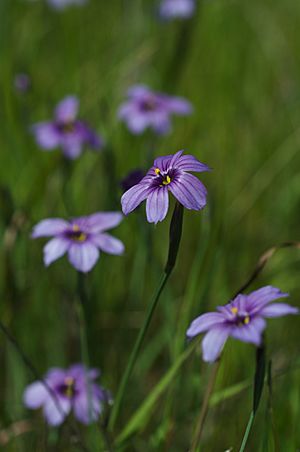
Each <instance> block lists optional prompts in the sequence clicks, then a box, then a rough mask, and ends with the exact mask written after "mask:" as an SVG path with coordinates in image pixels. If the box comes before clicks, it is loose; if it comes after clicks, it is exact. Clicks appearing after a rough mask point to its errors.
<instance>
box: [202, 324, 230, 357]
mask: <svg viewBox="0 0 300 452" xmlns="http://www.w3.org/2000/svg"><path fill="white" fill-rule="evenodd" d="M229 334H230V327H227V326H225V325H223V326H216V327H214V328H212V329H211V330H209V331H208V333H206V335H205V336H204V338H203V341H202V355H203V360H204V361H206V362H213V361H216V359H218V357H219V356H220V354H221V352H222V349H223V347H224V344H225V342H226V340H227V338H228V336H229Z"/></svg>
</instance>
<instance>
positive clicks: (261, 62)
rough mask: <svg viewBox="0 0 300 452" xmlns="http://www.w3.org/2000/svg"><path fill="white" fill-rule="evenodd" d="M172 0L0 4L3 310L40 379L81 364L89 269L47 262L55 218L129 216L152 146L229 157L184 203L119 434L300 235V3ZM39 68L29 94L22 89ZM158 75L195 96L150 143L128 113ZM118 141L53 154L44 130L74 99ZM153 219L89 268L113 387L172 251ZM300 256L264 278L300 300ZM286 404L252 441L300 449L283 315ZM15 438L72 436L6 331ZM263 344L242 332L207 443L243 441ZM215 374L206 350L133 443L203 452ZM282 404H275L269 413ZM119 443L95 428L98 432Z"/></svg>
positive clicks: (93, 434)
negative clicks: (50, 422) (32, 391)
mask: <svg viewBox="0 0 300 452" xmlns="http://www.w3.org/2000/svg"><path fill="white" fill-rule="evenodd" d="M158 7H159V2H156V1H155V0H110V1H109V2H105V1H101V0H89V1H88V2H87V3H86V4H85V5H82V6H75V5H73V6H72V5H71V6H70V7H68V8H65V9H63V10H56V9H55V8H53V7H51V5H50V4H49V3H47V2H46V1H43V0H36V1H34V0H32V1H31V0H0V58H1V66H0V84H1V87H0V88H1V91H0V105H1V109H0V117H1V121H0V144H1V164H0V174H1V182H0V205H1V215H0V228H1V235H2V251H1V261H0V266H1V303H0V315H1V319H2V321H3V322H4V323H5V324H6V325H7V326H8V327H9V328H10V330H11V331H12V332H13V334H14V335H15V336H16V337H17V339H18V341H19V342H20V344H21V345H22V347H23V349H24V350H26V353H27V354H28V355H29V356H30V357H31V359H32V361H33V362H34V364H35V366H36V368H37V369H38V371H39V372H40V373H41V374H44V373H46V372H47V370H48V369H49V368H50V367H53V366H58V367H68V366H69V365H70V364H72V363H76V362H80V360H81V356H80V345H79V334H78V323H77V319H76V312H75V310H74V298H76V297H77V296H78V295H77V283H76V271H75V270H74V269H73V267H71V265H70V264H69V263H68V261H67V259H66V258H65V257H64V258H62V259H60V260H59V261H57V262H55V263H54V264H53V265H51V266H50V267H49V268H45V267H44V264H43V260H42V248H43V245H44V243H45V241H43V239H42V240H35V241H33V240H32V239H31V238H30V233H31V230H32V227H33V225H35V224H36V223H37V222H38V221H40V220H42V219H44V218H48V217H62V218H68V217H70V216H78V215H88V214H91V213H94V212H96V211H102V210H104V211H105V210H120V197H121V195H122V189H121V186H120V181H121V180H122V179H123V178H124V177H125V176H126V175H127V174H128V172H129V171H130V170H132V169H136V168H143V169H147V168H148V167H149V153H150V155H151V154H153V155H154V156H159V155H166V154H170V153H175V152H176V151H178V150H179V149H185V150H186V152H188V153H191V154H193V155H195V156H196V157H197V158H198V159H199V160H200V161H202V162H205V163H207V164H208V165H209V166H210V167H212V168H213V171H212V172H211V173H202V174H201V177H200V178H201V180H202V181H203V182H204V183H205V185H206V187H207V188H208V193H209V196H208V205H207V207H206V208H205V209H204V210H203V211H202V212H200V213H199V212H192V211H186V212H185V218H184V230H183V237H182V242H181V248H180V253H179V259H178V262H177V266H176V269H175V271H174V273H173V275H172V277H171V279H170V281H169V284H168V286H167V287H166V290H165V292H164V294H163V296H162V298H161V300H160V304H159V307H158V310H157V312H156V314H155V317H154V320H153V323H152V324H151V328H150V331H149V333H148V335H147V338H146V341H145V343H144V346H143V349H142V353H141V355H140V358H139V361H138V363H137V366H136V368H135V370H134V373H133V375H132V377H131V379H130V383H129V386H128V391H127V392H126V397H125V400H124V404H123V406H122V411H121V415H120V417H119V419H118V423H117V425H116V430H115V432H114V437H117V436H118V434H120V433H121V432H122V430H123V429H124V427H125V425H126V424H127V422H128V421H129V420H130V418H131V417H132V416H133V414H134V413H135V412H136V410H137V409H138V408H139V407H140V406H141V405H142V404H143V403H144V402H145V401H146V400H147V398H148V397H149V395H151V394H153V389H154V388H155V387H157V385H158V384H160V383H161V379H162V378H163V376H164V375H166V373H167V372H168V371H169V369H171V368H172V366H173V365H174V363H176V362H177V361H176V360H177V359H178V356H180V354H181V353H182V352H183V351H184V350H185V349H186V342H185V331H186V328H187V326H188V325H189V323H190V322H191V320H192V319H193V318H194V317H195V316H197V315H199V314H200V313H203V312H205V311H206V310H213V309H214V308H215V307H216V306H217V305H219V304H225V303H226V302H227V301H228V300H229V299H230V298H231V297H232V295H233V294H234V293H235V292H236V291H237V290H238V289H239V287H240V286H242V284H243V283H244V282H245V281H246V280H247V278H248V276H249V275H250V274H251V272H252V270H253V269H254V267H255V265H256V262H257V260H258V258H259V256H260V255H261V254H262V253H263V252H264V251H265V250H266V249H268V248H269V247H270V246H273V245H274V244H278V243H281V242H283V241H286V240H297V239H298V238H299V223H300V179H299V170H300V155H299V149H300V83H299V80H300V39H299V38H300V35H299V21H300V3H299V2H297V1H296V0H285V2H282V1H280V0H272V1H271V0H252V1H251V2H241V1H238V0H199V2H198V3H197V5H196V9H195V13H194V15H193V16H192V17H191V18H189V19H181V20H180V19H177V20H169V21H166V20H162V19H161V18H160V17H159V14H158ZM20 73H25V74H27V75H28V77H29V80H30V84H29V87H28V89H26V90H20V89H18V87H16V85H15V78H16V75H17V74H20ZM139 83H144V84H147V85H148V86H149V87H151V88H153V89H154V90H158V91H162V92H166V93H168V94H171V95H179V96H183V97H185V98H187V99H188V100H190V102H191V103H192V104H193V107H194V113H193V114H192V115H191V116H189V117H184V118H179V117H178V118H174V120H173V122H172V131H171V133H170V134H169V135H167V136H164V137H158V136H155V135H154V134H151V132H146V133H144V134H142V135H140V136H134V135H132V134H131V133H130V132H129V131H128V130H127V129H126V127H125V125H124V124H122V123H120V121H119V120H118V118H117V110H118V107H119V105H120V103H121V102H122V101H124V98H125V96H126V91H127V89H128V88H129V87H130V86H132V85H134V84H139ZM70 94H75V95H77V96H78V97H79V99H80V117H82V118H84V119H85V120H86V121H87V122H88V123H89V124H90V125H91V126H92V127H94V128H95V129H96V130H97V131H98V133H99V134H101V135H102V136H103V137H104V139H105V142H106V146H105V148H104V149H103V150H102V151H100V152H90V151H87V152H84V153H83V154H82V155H81V156H80V158H78V159H77V160H75V161H68V162H67V161H66V160H65V159H64V158H63V156H62V153H61V151H59V150H57V151H54V152H42V151H41V149H39V147H38V145H37V144H36V143H35V140H34V138H33V136H32V134H31V133H30V126H31V125H32V124H34V123H36V122H38V121H41V120H47V119H50V118H51V117H52V114H53V109H54V108H55V105H56V104H57V103H58V102H59V101H60V100H61V99H62V98H63V97H65V96H67V95H70ZM170 217H171V211H169V214H168V217H167V219H166V220H165V221H164V222H162V223H159V224H158V225H157V226H154V225H151V224H149V223H147V221H146V217H145V206H144V205H143V206H142V207H141V208H140V209H138V210H137V211H136V212H135V213H133V214H131V215H130V216H128V217H127V218H126V219H124V221H123V222H122V224H121V225H120V227H119V228H118V229H117V230H116V231H113V233H114V235H115V236H117V237H118V238H120V239H121V240H122V241H123V242H124V243H125V246H126V252H125V254H124V255H123V256H121V257H115V256H110V255H105V254H104V253H103V254H102V255H101V258H100V260H99V262H98V263H97V265H96V267H95V268H94V269H93V271H92V272H91V273H90V274H89V275H88V277H87V286H88V294H89V297H88V298H89V300H88V303H87V304H86V306H85V315H86V320H87V335H88V346H89V353H90V361H91V365H93V366H94V367H97V368H100V369H101V372H102V376H101V382H102V384H103V385H104V386H105V387H107V388H109V389H110V390H111V392H112V394H115V393H116V391H117V388H118V384H119V383H120V379H121V377H122V375H123V373H124V369H125V367H126V364H127V362H128V358H129V354H130V351H131V349H132V346H133V343H134V340H135V338H136V335H137V333H138V329H139V328H140V327H141V325H142V322H143V319H144V313H145V309H146V307H147V305H148V304H149V302H150V299H151V295H152V293H153V290H154V289H155V288H156V286H157V284H158V281H159V278H160V275H161V273H162V271H163V267H164V264H165V261H166V254H167V248H168V240H167V239H168V229H169V226H168V223H169V220H170ZM299 270H300V258H299V251H296V250H291V249H287V250H282V251H280V252H278V254H276V255H275V257H274V258H273V259H272V261H270V263H269V264H268V266H267V268H266V269H265V270H264V272H263V273H262V274H261V275H260V277H259V278H258V280H257V281H256V282H255V284H254V285H253V287H252V288H251V289H254V288H257V287H260V286H263V285H267V284H272V285H274V286H276V287H279V288H280V289H282V290H283V291H287V292H289V293H290V294H291V300H290V302H291V304H294V305H298V306H299V305H300V283H299ZM267 345H268V350H267V353H268V358H269V359H272V365H273V372H274V378H273V392H272V400H271V402H272V409H270V407H269V406H268V403H269V397H268V394H267V390H266V391H265V392H264V393H263V397H262V401H261V406H260V408H259V412H258V415H257V418H256V420H255V424H254V427H253V432H252V435H251V437H250V440H249V444H248V449H247V450H249V451H254V450H255V451H256V450H259V451H260V450H262V451H273V450H277V451H279V450H280V451H287V452H288V451H291V452H293V451H296V450H298V449H299V448H300V433H299V427H298V422H299V415H300V385H299V377H300V369H299V365H300V355H299V320H298V319H297V318H296V317H293V318H291V317H287V318H282V319H278V320H274V321H272V320H271V321H269V326H268V329H267ZM0 362H1V364H0V368H1V372H0V386H1V392H0V450H5V451H6V450H7V451H33V450H34V451H35V450H36V451H44V450H50V451H52V450H53V451H54V450H55V451H56V450H59V451H71V450H77V446H76V445H74V444H73V445H72V443H71V441H70V438H69V432H68V430H67V429H66V428H65V427H64V426H62V427H60V428H58V429H51V428H49V427H47V426H46V424H45V422H44V420H43V418H42V415H41V413H39V412H34V411H28V410H26V408H25V407H24V406H23V402H22V394H23V391H24V388H25V387H26V385H28V384H29V383H31V382H32V381H33V380H34V378H33V376H32V374H31V373H30V372H29V370H28V369H27V368H26V367H25V366H24V364H23V362H22V360H21V359H20V357H19V356H18V354H17V353H16V352H15V350H14V349H13V348H12V346H11V345H10V344H9V343H8V342H7V341H6V339H5V337H4V336H0ZM254 370H255V350H254V347H253V346H251V345H247V344H244V343H239V342H237V341H234V340H230V341H229V342H228V344H227V345H226V347H225V351H224V357H223V360H222V363H221V368H220V372H219V375H218V378H217V382H216V387H215V390H214V395H213V398H212V401H211V407H210V410H209V413H208V417H207V421H206V424H205V430H204V434H203V438H202V449H201V450H204V451H206V452H210V451H211V452H215V451H225V450H233V451H236V450H238V447H239V446H240V443H241V439H242V436H243V433H244V430H245V426H246V423H247V420H248V417H249V414H250V411H251V404H252V386H251V383H252V378H253V374H254ZM209 374H210V366H209V365H207V364H205V363H203V362H202V360H201V352H200V349H199V350H198V349H197V351H196V352H195V353H194V354H192V355H191V356H189V358H188V359H187V360H186V361H185V363H184V365H183V366H181V367H179V368H178V369H177V370H176V372H175V373H174V375H172V378H170V379H169V381H168V382H167V384H165V385H164V387H163V390H162V391H161V393H160V394H159V397H157V398H156V399H155V403H153V404H152V405H151V407H150V408H149V409H147V411H146V414H145V413H144V415H143V417H140V418H139V422H138V425H137V428H136V429H135V431H134V432H133V434H132V435H130V436H129V437H127V438H126V439H125V440H124V442H123V443H122V445H121V446H120V447H119V450H128V451H160V450H161V451H164V450H171V451H175V452H177V451H187V450H188V449H189V445H190V441H191V437H192V432H193V429H194V425H195V420H196V416H198V413H199V410H200V406H201V401H202V398H203V393H204V391H205V387H206V384H207V381H208V377H209ZM270 413H271V414H272V416H271V414H270ZM80 429H81V431H82V435H83V437H84V439H85V441H86V443H87V445H89V447H90V448H91V449H90V450H92V451H96V450H102V448H101V447H102V446H101V438H100V437H99V432H98V430H96V429H95V426H93V425H91V426H89V427H84V426H81V427H80Z"/></svg>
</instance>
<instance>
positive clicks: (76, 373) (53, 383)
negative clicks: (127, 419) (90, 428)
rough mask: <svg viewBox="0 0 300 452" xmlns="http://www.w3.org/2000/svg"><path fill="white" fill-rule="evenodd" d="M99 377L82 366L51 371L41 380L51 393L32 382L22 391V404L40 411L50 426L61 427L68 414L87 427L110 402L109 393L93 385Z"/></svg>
mask: <svg viewBox="0 0 300 452" xmlns="http://www.w3.org/2000/svg"><path fill="white" fill-rule="evenodd" d="M99 375H100V372H99V371H98V370H97V369H85V367H84V366H83V365H81V364H75V365H73V366H71V367H70V368H69V369H67V370H64V369H59V368H52V369H50V370H49V371H48V373H47V374H46V375H45V378H44V381H45V383H46V384H47V386H48V387H49V388H50V389H51V390H52V391H53V394H51V393H50V391H49V390H47V388H46V387H45V385H43V383H42V382H41V381H35V382H34V383H32V384H30V385H29V386H27V388H26V389H25V391H24V394H23V401H24V405H25V406H26V407H27V408H30V409H32V410H35V409H38V408H43V413H44V416H45V418H46V421H47V422H48V424H50V425H53V426H56V425H60V424H61V423H62V422H63V421H64V419H65V417H66V416H68V414H70V412H71V411H73V413H74V416H75V417H76V419H77V420H78V421H79V422H81V423H83V424H90V423H92V422H95V421H97V419H98V418H99V416H100V415H101V412H102V411H103V407H104V404H106V403H111V402H112V400H111V396H110V393H109V392H108V391H106V390H105V389H103V388H102V387H101V386H100V385H98V384H97V383H95V380H96V378H98V377H99ZM55 399H56V401H55Z"/></svg>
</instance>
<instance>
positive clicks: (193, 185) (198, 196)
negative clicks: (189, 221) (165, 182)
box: [169, 173, 207, 210]
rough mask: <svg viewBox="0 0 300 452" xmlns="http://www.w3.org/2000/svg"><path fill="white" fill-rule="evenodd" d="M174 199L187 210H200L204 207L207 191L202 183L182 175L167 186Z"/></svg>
mask: <svg viewBox="0 0 300 452" xmlns="http://www.w3.org/2000/svg"><path fill="white" fill-rule="evenodd" d="M169 188H170V191H171V192H172V194H173V195H174V196H175V198H176V199H177V200H178V201H179V202H180V203H181V204H182V205H183V206H184V207H186V208H187V209H192V210H200V209H203V207H204V206H205V205H206V195H207V191H206V188H205V186H204V185H203V184H202V182H200V181H199V179H197V177H195V176H193V175H192V174H189V173H183V174H181V175H180V176H179V178H178V179H177V180H175V181H174V182H172V183H171V184H169Z"/></svg>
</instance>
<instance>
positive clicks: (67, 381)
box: [64, 377, 75, 399]
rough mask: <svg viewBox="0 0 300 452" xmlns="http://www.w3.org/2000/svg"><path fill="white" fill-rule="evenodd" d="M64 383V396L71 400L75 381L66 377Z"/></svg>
mask: <svg viewBox="0 0 300 452" xmlns="http://www.w3.org/2000/svg"><path fill="white" fill-rule="evenodd" d="M64 383H65V386H66V388H65V395H66V397H68V398H69V399H71V398H72V397H73V395H74V383H75V380H74V378H72V377H66V378H65V381H64Z"/></svg>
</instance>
